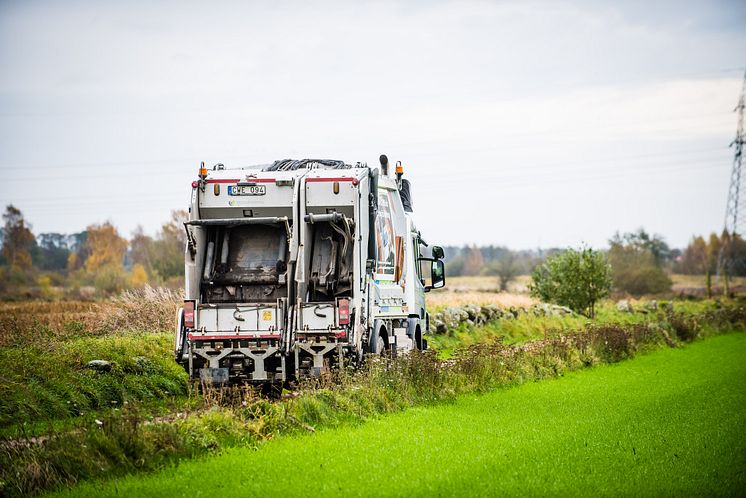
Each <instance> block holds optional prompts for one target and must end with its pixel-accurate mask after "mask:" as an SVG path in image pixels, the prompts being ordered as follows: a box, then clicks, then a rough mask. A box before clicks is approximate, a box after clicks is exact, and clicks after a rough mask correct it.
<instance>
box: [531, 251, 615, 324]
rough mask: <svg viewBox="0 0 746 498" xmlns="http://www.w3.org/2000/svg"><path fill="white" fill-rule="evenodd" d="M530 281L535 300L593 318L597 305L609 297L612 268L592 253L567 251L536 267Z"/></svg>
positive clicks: (601, 255)
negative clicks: (558, 305) (560, 306)
mask: <svg viewBox="0 0 746 498" xmlns="http://www.w3.org/2000/svg"><path fill="white" fill-rule="evenodd" d="M531 278H532V283H531V285H530V290H531V295H532V296H534V297H538V298H539V299H541V300H542V301H545V302H550V303H556V304H560V305H562V306H567V307H568V308H570V309H571V310H573V311H575V312H577V313H581V314H583V315H585V316H587V317H590V318H593V317H594V316H595V314H596V302H597V301H598V300H599V299H602V298H604V297H606V296H608V295H609V291H610V289H611V266H610V265H609V262H608V260H607V259H606V255H605V254H603V253H600V252H598V251H594V250H593V249H590V248H587V247H586V248H581V249H579V250H575V249H567V250H566V251H564V252H561V253H559V254H557V255H555V256H551V257H549V258H548V259H547V260H546V261H545V262H544V264H542V265H540V266H538V267H536V269H534V271H533V273H532V275H531Z"/></svg>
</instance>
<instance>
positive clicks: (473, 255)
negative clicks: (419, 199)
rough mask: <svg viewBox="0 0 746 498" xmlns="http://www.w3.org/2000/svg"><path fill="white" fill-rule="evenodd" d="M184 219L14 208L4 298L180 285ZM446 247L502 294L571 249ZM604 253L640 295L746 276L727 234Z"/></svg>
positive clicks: (621, 246) (457, 271) (636, 237)
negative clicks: (42, 216) (115, 221)
mask: <svg viewBox="0 0 746 498" xmlns="http://www.w3.org/2000/svg"><path fill="white" fill-rule="evenodd" d="M186 218H187V213H186V211H183V210H182V211H173V212H172V213H171V219H170V220H168V221H167V222H166V223H164V224H163V225H162V226H161V228H160V230H159V231H158V233H156V235H155V236H154V237H151V236H149V235H147V234H145V233H144V231H143V229H142V227H138V228H137V229H136V230H135V232H134V233H133V234H132V236H131V237H130V238H129V239H126V238H125V237H123V236H122V235H121V234H120V233H119V232H118V230H117V228H116V227H115V226H114V225H112V224H111V223H110V222H105V223H102V224H92V225H89V226H88V227H86V230H84V231H82V232H79V233H72V234H63V233H54V232H49V233H40V234H38V235H35V234H34V233H33V231H32V227H31V226H30V225H29V224H28V222H27V221H26V220H25V218H24V216H23V213H22V212H21V211H20V210H19V209H18V208H16V207H15V206H13V205H9V206H7V207H6V208H5V212H4V214H3V226H2V229H0V241H1V242H2V251H1V252H0V295H2V296H6V297H14V296H15V295H17V294H19V293H20V292H19V289H24V288H25V289H32V288H33V289H36V292H40V293H41V294H42V296H41V297H49V295H52V294H54V293H55V292H56V293H58V294H59V292H60V291H59V289H74V290H80V289H87V292H89V293H90V292H91V289H95V290H96V291H97V292H99V293H104V294H107V293H113V292H117V291H120V290H122V289H124V288H128V287H137V286H142V285H145V284H153V285H165V286H171V287H178V286H180V285H181V283H182V282H183V272H184V256H183V254H184V246H185V243H186V234H185V231H184V227H183V223H184V222H185V221H186ZM444 249H445V254H446V260H447V263H448V274H449V276H461V275H485V276H493V277H495V278H496V281H497V284H498V286H499V288H500V290H503V291H505V290H507V288H508V284H509V283H510V282H512V281H513V280H515V278H516V277H517V276H519V275H529V274H532V273H534V272H535V271H536V270H537V268H541V266H542V265H543V264H544V263H545V262H546V261H547V259H548V258H552V257H554V256H557V255H560V254H562V253H563V252H566V251H565V250H562V249H559V248H551V249H537V250H523V251H516V250H511V249H509V248H507V247H504V246H495V245H489V246H482V247H478V246H475V245H471V246H470V245H464V246H462V247H457V246H446V247H445V248H444ZM602 253H603V257H604V258H606V259H605V260H604V261H606V262H608V264H609V268H610V282H611V285H612V287H613V288H614V289H615V290H617V291H619V292H624V293H628V294H631V295H635V296H639V295H644V294H657V293H664V292H667V291H669V290H670V289H671V278H670V274H672V273H680V274H689V275H702V276H705V278H706V280H707V287H708V292H710V293H711V290H710V285H711V280H712V279H711V277H712V276H713V275H715V274H718V275H724V276H726V277H728V276H746V241H744V240H743V239H742V238H740V237H739V236H731V235H729V234H728V233H725V232H724V233H722V234H721V235H717V234H715V233H713V234H710V236H709V237H708V238H704V237H702V236H696V237H693V238H692V240H691V241H690V242H689V244H688V245H687V247H686V248H684V249H683V250H680V249H674V248H671V247H669V245H668V244H667V243H666V241H665V240H664V239H663V237H662V236H660V235H652V234H649V233H648V232H646V231H645V230H644V229H639V230H637V231H636V232H631V233H625V234H619V233H616V234H614V235H613V236H612V237H611V239H609V249H608V250H606V251H602ZM594 257H595V256H594ZM29 292H31V291H29ZM16 297H23V296H16Z"/></svg>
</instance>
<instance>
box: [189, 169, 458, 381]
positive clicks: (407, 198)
mask: <svg viewBox="0 0 746 498" xmlns="http://www.w3.org/2000/svg"><path fill="white" fill-rule="evenodd" d="M380 164H381V167H380V171H379V169H378V168H371V167H368V166H367V165H366V164H364V163H357V164H355V165H354V166H353V165H350V164H346V163H345V162H343V161H337V160H320V159H302V160H291V159H286V160H280V161H275V162H274V163H272V164H267V165H261V166H253V167H247V168H236V169H230V168H226V167H224V166H223V165H222V164H218V165H215V166H213V167H212V168H210V169H208V168H205V167H204V164H202V166H201V167H200V170H199V174H198V178H197V179H196V180H195V181H194V182H192V186H191V190H192V194H191V203H190V208H189V219H188V221H187V222H186V223H185V229H186V232H187V246H186V249H185V260H186V264H185V300H184V305H183V307H182V308H181V309H180V310H179V312H178V325H177V330H176V340H175V357H176V360H177V361H178V362H180V363H181V364H183V366H184V367H185V368H186V369H187V371H188V372H189V374H190V376H191V377H192V378H195V379H201V380H202V381H203V382H205V383H211V384H227V383H246V382H251V383H272V382H284V381H288V380H292V379H300V378H303V377H313V376H319V375H321V374H322V372H324V371H325V370H328V369H330V368H334V367H341V366H343V365H359V364H360V362H361V361H362V360H363V358H364V355H365V353H370V354H390V355H397V354H402V353H406V352H408V351H411V350H413V349H426V348H427V341H426V340H425V338H424V335H425V332H426V331H427V330H428V328H429V318H428V313H427V309H426V307H425V293H426V292H428V291H429V290H430V289H434V288H439V287H443V286H444V285H445V268H444V263H443V259H442V258H443V250H442V248H440V247H438V246H432V247H429V246H428V244H427V243H426V242H425V240H424V239H423V237H422V235H421V234H420V232H419V231H418V230H417V227H416V225H415V223H414V221H413V220H412V200H411V199H412V196H411V185H410V182H409V181H408V180H406V179H404V178H403V168H402V166H401V163H397V165H396V167H395V169H394V171H389V161H388V159H387V158H386V156H385V155H382V156H381V157H380Z"/></svg>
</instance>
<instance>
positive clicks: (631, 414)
mask: <svg viewBox="0 0 746 498" xmlns="http://www.w3.org/2000/svg"><path fill="white" fill-rule="evenodd" d="M744 355H746V336H745V335H744V334H733V335H728V336H723V337H718V338H713V339H710V340H708V341H707V342H703V343H698V344H694V345H690V346H687V347H686V348H685V349H683V350H681V349H680V350H672V349H668V350H664V351H659V352H656V353H655V354H651V355H647V356H644V357H640V358H636V359H634V360H631V361H629V362H625V363H623V364H619V365H614V366H606V367H599V368H597V369H593V370H586V371H582V372H576V373H572V374H569V375H568V376H567V378H564V379H558V380H554V381H548V382H542V383H530V384H526V385H523V386H521V387H518V388H515V389H511V390H508V391H492V392H490V393H487V394H485V395H482V396H478V397H474V396H466V397H461V398H459V399H458V400H456V401H455V402H453V403H449V404H447V405H438V406H432V407H424V408H414V409H410V410H407V411H406V412H403V413H399V414H395V415H391V416H389V417H385V418H382V419H378V420H374V421H371V422H369V423H366V424H364V425H362V426H360V427H357V428H352V429H351V428H348V427H345V428H343V429H337V430H328V431H324V432H322V433H320V434H316V435H313V436H306V437H295V438H283V439H280V440H278V441H271V442H269V443H268V444H266V445H265V446H264V447H263V448H262V449H261V451H259V452H257V451H255V450H253V449H250V448H234V449H231V450H228V451H226V452H225V453H224V454H222V455H218V456H215V457H212V458H209V459H205V460H200V461H198V462H188V463H183V464H181V465H179V466H178V467H176V468H171V469H168V470H165V471H163V472H159V473H157V474H154V475H149V476H142V475H137V476H130V477H127V478H124V479H120V480H116V481H113V482H109V483H107V484H103V485H102V484H98V483H94V484H84V485H83V486H81V487H79V488H78V489H74V490H72V491H66V492H63V493H61V495H62V496H96V497H98V496H114V495H127V496H137V495H157V496H187V495H190V494H193V489H194V485H195V483H197V482H199V485H200V487H201V488H203V489H219V490H220V494H221V496H226V497H227V496H246V495H252V496H260V495H267V496H269V495H273V496H274V495H282V496H309V495H317V496H322V495H323V496H349V495H360V496H380V495H387V496H411V495H439V496H487V495H502V494H508V495H526V494H528V495H554V494H560V495H566V494H576V493H581V494H593V495H598V494H602V495H605V494H622V495H624V494H643V495H669V494H672V495H702V494H704V495H708V494H712V493H713V492H717V493H725V494H731V493H732V494H738V493H740V492H741V491H742V490H743V489H744V486H746V475H745V474H744V472H743V469H744V467H745V466H746V440H745V439H744V437H743V433H742V427H743V425H744V424H745V423H746V413H745V412H744V410H743V407H744V406H745V405H746V393H745V392H744V390H743V388H742V386H741V379H743V378H744V377H745V376H746V364H745V363H744V362H743V361H741V360H742V359H743V357H744ZM713 364H718V365H719V368H717V369H713V368H711V365H713ZM610 392H613V393H614V396H609V393H610ZM477 449H478V451H475V450H477ZM392 455H396V457H395V458H392ZM405 462H407V463H406V464H405ZM278 468H289V469H293V473H294V476H295V477H293V478H292V479H278V478H277V476H276V475H275V474H274V473H272V472H262V471H257V469H278ZM226 469H230V471H229V472H226ZM361 469H364V470H363V471H361ZM651 476H655V478H651Z"/></svg>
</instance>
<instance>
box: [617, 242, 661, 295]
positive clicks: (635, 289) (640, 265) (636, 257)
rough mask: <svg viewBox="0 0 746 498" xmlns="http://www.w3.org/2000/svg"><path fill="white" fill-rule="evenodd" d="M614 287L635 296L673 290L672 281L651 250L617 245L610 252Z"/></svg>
mask: <svg viewBox="0 0 746 498" xmlns="http://www.w3.org/2000/svg"><path fill="white" fill-rule="evenodd" d="M609 263H610V264H611V268H612V279H613V281H614V287H615V288H616V289H618V290H620V291H622V292H628V293H630V294H632V295H633V296H641V295H643V294H659V293H661V292H666V291H669V290H671V279H670V278H669V277H668V275H667V274H666V272H665V271H664V270H663V268H661V267H660V266H659V265H657V264H656V261H655V257H654V256H653V254H652V253H651V252H650V251H649V250H645V249H640V248H637V247H633V246H623V245H621V244H615V245H612V246H611V249H610V250H609Z"/></svg>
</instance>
